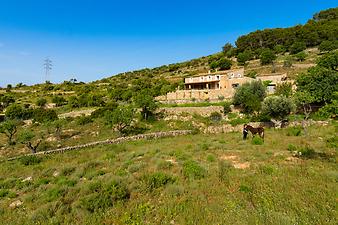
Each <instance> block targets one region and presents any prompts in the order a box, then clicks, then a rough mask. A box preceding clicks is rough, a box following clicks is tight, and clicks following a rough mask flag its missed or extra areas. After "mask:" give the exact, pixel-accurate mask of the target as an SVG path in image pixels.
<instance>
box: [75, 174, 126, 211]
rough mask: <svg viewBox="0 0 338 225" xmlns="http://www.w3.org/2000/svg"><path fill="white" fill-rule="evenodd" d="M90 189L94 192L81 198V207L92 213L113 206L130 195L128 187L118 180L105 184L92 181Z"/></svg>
mask: <svg viewBox="0 0 338 225" xmlns="http://www.w3.org/2000/svg"><path fill="white" fill-rule="evenodd" d="M88 189H89V191H91V192H92V194H89V195H87V196H86V197H84V198H82V199H80V207H81V208H84V209H86V210H88V211H89V212H92V213H93V212H95V211H97V210H103V209H106V208H109V207H112V206H113V205H114V203H115V202H117V201H123V200H127V199H129V197H130V192H129V190H128V189H127V187H126V186H125V185H124V184H122V183H121V182H119V181H116V180H113V181H111V182H110V183H107V184H104V185H103V184H101V183H100V182H95V183H91V184H90V185H89V188H88Z"/></svg>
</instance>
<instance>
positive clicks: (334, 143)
mask: <svg viewBox="0 0 338 225" xmlns="http://www.w3.org/2000/svg"><path fill="white" fill-rule="evenodd" d="M326 146H327V147H329V148H336V149H337V148H338V136H334V137H331V138H328V139H327V140H326Z"/></svg>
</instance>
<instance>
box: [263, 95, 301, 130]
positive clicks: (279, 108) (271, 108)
mask: <svg viewBox="0 0 338 225" xmlns="http://www.w3.org/2000/svg"><path fill="white" fill-rule="evenodd" d="M294 109H295V105H294V104H293V102H292V100H291V99H290V98H287V97H285V96H269V97H267V98H265V99H264V102H263V104H262V113H263V114H264V115H268V116H270V117H271V118H273V119H275V120H276V121H277V123H278V122H280V121H281V120H283V119H285V118H286V117H287V116H288V115H289V114H290V113H291V112H292V111H293V110H294ZM278 124H279V123H278Z"/></svg>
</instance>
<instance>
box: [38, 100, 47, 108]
mask: <svg viewBox="0 0 338 225" xmlns="http://www.w3.org/2000/svg"><path fill="white" fill-rule="evenodd" d="M46 104H47V99H45V98H39V99H38V100H36V105H37V106H40V107H44V106H46Z"/></svg>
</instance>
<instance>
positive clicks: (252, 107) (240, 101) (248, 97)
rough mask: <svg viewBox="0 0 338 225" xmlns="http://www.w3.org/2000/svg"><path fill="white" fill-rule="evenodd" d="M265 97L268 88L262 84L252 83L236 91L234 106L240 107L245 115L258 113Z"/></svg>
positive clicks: (245, 84) (258, 82)
mask: <svg viewBox="0 0 338 225" xmlns="http://www.w3.org/2000/svg"><path fill="white" fill-rule="evenodd" d="M265 96H266V88H265V86H264V85H263V84H262V82H261V81H252V82H251V83H244V84H243V85H242V86H240V87H239V88H237V89H236V92H235V95H234V98H233V104H234V105H235V106H239V107H240V108H241V110H242V111H243V112H244V113H253V112H258V111H259V110H260V109H261V102H262V101H263V100H264V98H265Z"/></svg>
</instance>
